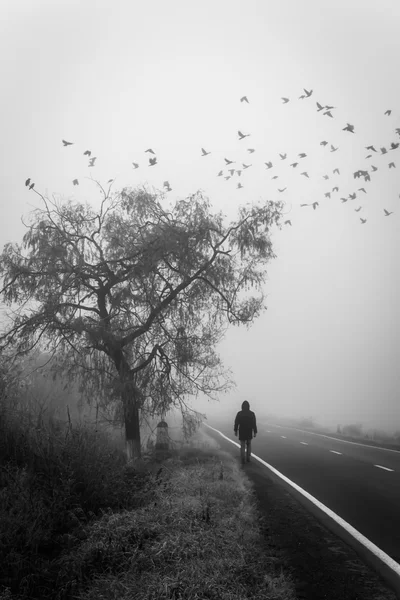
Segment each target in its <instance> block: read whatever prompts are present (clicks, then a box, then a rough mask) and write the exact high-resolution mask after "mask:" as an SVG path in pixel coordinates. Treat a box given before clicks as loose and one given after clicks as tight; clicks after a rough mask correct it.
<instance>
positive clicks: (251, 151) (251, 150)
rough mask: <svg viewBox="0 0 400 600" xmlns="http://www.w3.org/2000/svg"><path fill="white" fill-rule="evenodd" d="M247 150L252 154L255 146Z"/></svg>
mask: <svg viewBox="0 0 400 600" xmlns="http://www.w3.org/2000/svg"><path fill="white" fill-rule="evenodd" d="M247 152H250V154H253V152H255V150H254V148H247Z"/></svg>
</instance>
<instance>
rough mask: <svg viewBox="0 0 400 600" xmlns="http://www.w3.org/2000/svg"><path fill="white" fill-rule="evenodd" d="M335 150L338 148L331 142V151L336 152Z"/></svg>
mask: <svg viewBox="0 0 400 600" xmlns="http://www.w3.org/2000/svg"><path fill="white" fill-rule="evenodd" d="M336 150H338V148H335V146H334V145H333V144H331V152H336Z"/></svg>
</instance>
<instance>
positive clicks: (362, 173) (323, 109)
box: [25, 88, 400, 225]
mask: <svg viewBox="0 0 400 600" xmlns="http://www.w3.org/2000/svg"><path fill="white" fill-rule="evenodd" d="M303 91H304V93H303V94H301V95H300V96H299V98H298V99H299V100H305V99H309V98H310V97H311V96H312V94H313V90H312V89H311V90H307V89H305V88H304V89H303ZM281 100H282V102H283V104H288V103H289V102H290V98H287V97H282V98H281ZM240 102H241V103H247V104H249V99H248V97H247V96H242V97H241V98H240ZM335 108H336V107H335V106H330V105H323V104H321V103H320V102H316V110H317V112H318V113H322V115H324V116H327V117H328V118H331V119H333V118H334V116H333V114H332V111H334V110H335ZM391 112H392V111H391V110H386V111H385V112H384V115H385V116H388V117H390V115H391ZM342 131H346V132H348V133H351V134H355V126H354V125H352V124H351V123H347V124H346V126H345V127H343V128H342ZM394 132H395V133H396V135H397V136H399V138H400V127H398V128H395V130H394ZM237 135H238V140H239V142H240V141H243V140H244V139H246V138H248V137H250V136H251V134H250V133H243V132H242V131H240V130H238V132H237ZM62 144H63V146H64V147H67V146H72V145H74V142H69V141H67V140H62ZM320 145H321V146H324V147H326V146H329V149H330V152H331V153H334V152H337V151H338V150H339V148H338V147H337V146H336V147H335V146H334V145H333V144H330V143H329V142H328V141H326V140H322V141H321V142H320ZM399 147H400V142H397V141H392V142H390V144H388V145H387V146H382V147H380V148H379V150H380V155H381V156H384V155H386V154H388V153H389V152H392V151H394V150H397V149H398V148H399ZM365 149H366V150H368V151H369V154H368V155H367V156H366V157H365V159H370V158H372V157H373V156H374V153H375V155H378V150H377V149H376V148H375V146H374V145H373V144H371V145H368V146H365ZM255 151H256V150H255V148H247V152H248V153H249V155H252V154H253V153H254V152H255ZM144 152H145V153H148V154H151V155H152V156H150V157H149V163H148V166H149V167H154V166H155V165H157V164H158V162H157V156H156V153H155V152H154V150H153V149H152V148H148V149H147V150H145V151H144ZM210 154H211V152H210V151H207V150H206V149H205V148H201V154H200V156H201V157H206V156H209V155H210ZM83 155H84V156H87V157H88V158H89V164H88V167H94V166H95V162H96V160H97V157H95V156H94V157H92V156H91V155H92V152H91V150H85V152H83ZM279 157H280V161H284V160H287V153H282V154H281V153H279ZM306 157H307V154H306V153H305V152H301V153H299V154H298V155H297V156H296V160H294V161H293V162H292V163H290V167H292V168H293V169H296V168H297V167H298V166H299V165H300V161H302V160H303V159H305V158H306ZM224 161H225V165H224V168H227V167H229V169H227V173H229V174H224V168H223V169H221V170H220V171H219V172H218V174H217V177H224V178H225V180H226V181H228V180H229V179H231V178H232V177H233V176H234V174H235V173H236V174H237V176H238V177H240V176H241V175H242V172H244V171H245V170H247V169H249V168H250V167H252V166H253V165H252V164H251V163H250V164H247V163H241V168H239V169H237V168H236V167H232V166H231V165H235V163H236V161H234V160H230V159H229V158H224ZM264 164H265V166H266V170H270V169H273V167H274V164H273V162H272V161H271V160H270V161H267V162H265V163H264ZM132 166H133V169H135V170H136V169H138V168H139V166H140V165H139V163H137V162H132ZM388 168H389V169H392V168H396V165H395V163H394V161H389V162H388ZM370 169H371V172H375V171H377V170H378V167H376V166H374V165H372V164H371V165H370ZM299 170H300V171H301V172H300V175H301V176H303V177H305V178H307V179H309V178H310V175H309V173H308V171H307V170H304V171H302V170H301V169H299ZM333 174H337V175H340V170H339V168H335V169H333ZM353 177H354V179H358V178H361V177H363V178H364V181H366V182H369V181H371V177H370V171H369V169H368V168H367V169H358V170H357V171H355V172H354V173H353ZM323 178H324V179H325V180H327V179H329V175H328V174H325V175H323ZM272 179H273V180H274V179H278V175H274V176H272ZM112 181H113V179H110V180H109V181H108V182H107V183H112ZM72 183H73V185H79V180H78V179H73V180H72ZM25 185H26V186H27V187H28V188H29V190H32V189H33V188H34V185H35V184H34V183H33V182H31V178H28V179H27V180H26V181H25ZM163 185H164V188H165V190H166V191H167V192H171V191H172V188H171V186H170V184H169V182H168V181H164V184H163ZM243 187H244V186H243V184H242V183H241V182H240V181H239V182H238V183H237V189H242V188H243ZM286 189H287V187H283V188H280V187H278V192H279V193H283V192H284V191H285V190H286ZM334 192H339V187H338V186H334V187H333V188H332V191H329V192H325V197H326V198H331V193H334ZM358 192H363V193H364V194H366V193H367V191H366V189H365V187H360V188H358V189H357V190H356V191H353V192H352V193H350V194H349V195H348V196H342V197H341V198H340V199H341V201H342V203H345V202H348V201H349V200H355V199H356V198H357V194H358ZM399 196H400V194H399ZM306 206H312V207H313V209H314V210H316V208H317V206H319V202H318V201H315V202H311V203H302V204H300V207H301V208H303V207H306ZM361 209H362V206H359V207H358V208H355V209H354V210H355V212H359V211H360V210H361ZM383 211H384V216H386V217H388V216H390V215H392V214H393V211H388V210H387V209H386V208H384V209H383ZM360 221H361V224H362V225H364V224H365V223H366V222H367V219H366V218H362V217H360ZM284 224H285V225H292V222H291V220H290V219H287V220H286V221H284Z"/></svg>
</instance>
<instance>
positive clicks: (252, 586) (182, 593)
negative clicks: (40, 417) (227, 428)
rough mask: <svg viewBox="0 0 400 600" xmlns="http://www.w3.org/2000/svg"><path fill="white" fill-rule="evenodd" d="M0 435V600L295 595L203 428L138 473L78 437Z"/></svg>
mask: <svg viewBox="0 0 400 600" xmlns="http://www.w3.org/2000/svg"><path fill="white" fill-rule="evenodd" d="M14 425H15V424H14ZM3 426H4V422H3ZM3 433H6V432H5V430H3ZM13 436H14V437H13ZM0 438H1V431H0ZM6 438H7V443H5V442H4V443H3V446H2V448H0V450H1V451H2V456H3V464H2V466H1V470H0V474H1V479H0V520H1V523H2V528H1V531H0V600H15V599H18V600H23V599H28V598H29V599H31V598H32V599H33V598H41V599H46V598H54V599H55V600H67V599H71V600H72V599H79V600H92V599H93V600H94V599H96V600H111V599H113V600H114V599H117V598H118V599H119V600H124V599H125V598H126V599H128V598H129V600H150V599H154V600H156V599H157V600H162V599H164V598H165V599H166V598H169V599H170V598H172V599H178V598H179V599H191V600H195V599H206V598H210V599H219V600H225V599H226V600H228V599H229V600H239V599H244V598H252V599H254V600H257V599H261V598H262V599H271V600H292V599H293V598H295V596H294V592H293V586H292V582H291V580H290V578H289V577H286V576H285V575H284V574H283V573H275V572H274V571H273V568H274V567H267V566H266V565H268V564H272V565H273V563H274V561H273V560H269V559H271V557H269V556H267V555H266V549H265V546H264V545H263V539H262V536H261V534H260V530H259V525H260V517H259V515H258V513H257V509H256V503H255V499H254V496H253V491H252V488H251V485H250V482H249V480H248V479H247V478H246V476H245V474H244V473H243V472H242V471H241V470H240V469H239V467H238V466H237V463H236V461H235V460H234V459H233V458H232V457H231V456H230V455H229V454H226V453H224V452H222V451H221V450H219V449H218V446H217V444H216V442H215V441H214V440H212V438H210V437H208V436H207V434H206V433H205V432H202V431H199V432H197V433H196V434H195V436H194V437H193V438H192V439H191V445H190V446H186V447H183V448H182V449H181V450H179V451H178V452H174V453H173V457H172V458H170V459H168V460H166V461H164V462H163V463H157V462H146V461H142V463H141V464H140V466H138V467H137V468H135V469H132V468H127V467H126V466H125V464H124V459H123V456H122V455H121V453H120V452H119V451H118V450H116V449H113V448H112V446H110V441H109V440H107V438H106V436H105V435H102V436H100V437H99V434H94V433H93V432H91V431H90V430H87V429H80V428H76V429H73V430H70V431H69V432H68V434H66V433H65V432H60V431H59V432H56V431H51V430H48V431H47V433H46V435H44V433H42V435H41V436H39V435H36V434H35V435H30V436H29V435H27V432H24V431H22V430H18V428H15V429H14V430H11V429H8V430H7V436H5V437H4V436H3V438H2V439H3V440H4V439H6ZM5 455H7V460H4V456H5ZM32 457H35V458H34V460H33V459H32ZM1 590H3V591H1Z"/></svg>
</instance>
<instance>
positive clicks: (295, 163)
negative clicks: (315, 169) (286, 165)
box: [290, 162, 299, 169]
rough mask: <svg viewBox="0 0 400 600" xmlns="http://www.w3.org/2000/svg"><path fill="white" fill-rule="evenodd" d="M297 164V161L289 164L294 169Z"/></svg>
mask: <svg viewBox="0 0 400 600" xmlns="http://www.w3.org/2000/svg"><path fill="white" fill-rule="evenodd" d="M298 164H299V163H297V162H294V163H292V164H291V165H290V166H291V167H293V168H294V169H295V168H296V167H297V165H298Z"/></svg>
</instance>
